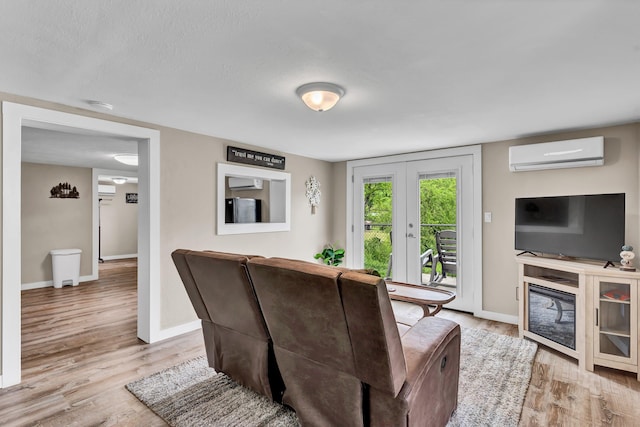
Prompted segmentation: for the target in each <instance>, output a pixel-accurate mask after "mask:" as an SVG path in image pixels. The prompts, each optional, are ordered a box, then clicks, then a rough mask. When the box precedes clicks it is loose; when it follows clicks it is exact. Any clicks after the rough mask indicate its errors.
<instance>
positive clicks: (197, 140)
mask: <svg viewBox="0 0 640 427" xmlns="http://www.w3.org/2000/svg"><path fill="white" fill-rule="evenodd" d="M0 101H9V102H16V103H20V104H25V105H31V106H36V107H42V108H48V109H52V110H57V111H63V112H68V113H73V114H79V115H83V116H88V117H96V118H100V119H105V120H111V121H115V122H120V123H127V124H132V125H136V126H143V127H147V128H150V129H157V130H159V131H160V157H161V158H160V174H161V176H160V192H161V202H160V211H161V212H160V234H161V235H160V253H161V266H162V267H161V271H160V275H159V277H161V278H162V281H161V283H160V304H161V307H160V317H161V320H160V322H161V328H170V327H173V326H178V325H181V324H184V323H186V322H189V321H193V320H196V316H195V313H194V311H193V308H192V307H191V303H190V302H189V299H188V297H187V295H186V292H185V291H184V288H183V285H182V282H181V281H180V278H179V276H178V274H177V272H176V270H175V267H174V265H173V262H172V260H171V252H172V251H173V250H175V249H177V248H190V249H213V250H222V251H230V252H240V253H253V254H260V255H265V256H276V255H277V256H284V257H291V258H298V259H305V260H308V261H314V262H316V261H315V260H314V259H313V255H314V254H315V253H317V252H318V251H320V250H321V249H322V247H323V246H324V244H325V243H328V242H330V241H331V238H332V235H331V231H332V219H333V216H334V215H344V214H343V213H342V212H340V213H336V212H335V211H334V209H333V207H332V206H331V200H332V199H333V197H332V195H331V189H332V188H333V180H332V173H331V172H332V165H331V163H328V162H324V161H319V160H314V159H309V158H305V157H300V156H294V155H290V154H286V153H278V152H274V154H280V155H284V156H285V157H286V169H285V172H289V173H290V174H291V187H292V190H291V191H292V194H291V209H292V212H291V231H289V232H274V233H258V234H246V235H226V236H217V235H216V234H215V224H216V214H215V204H216V173H215V171H216V164H217V162H226V145H227V144H230V145H233V146H240V147H246V148H250V149H254V150H257V151H263V152H264V151H269V150H266V149H264V148H262V147H255V146H248V145H243V144H239V143H237V142H235V141H226V140H222V139H219V138H214V137H210V136H204V135H198V134H193V133H189V132H184V131H180V130H176V129H172V128H166V127H162V126H158V125H153V124H149V123H143V122H137V121H133V120H127V119H121V118H117V117H113V116H109V115H106V114H102V113H96V112H92V111H86V110H82V109H78V108H72V107H67V106H63V105H59V104H52V103H50V102H46V101H41V100H36V99H32V98H25V97H21V96H16V95H11V94H4V93H0ZM269 152H273V151H269ZM311 175H314V176H316V178H318V180H319V181H320V182H321V184H322V190H323V194H322V201H321V205H320V208H319V209H318V210H317V213H316V214H315V215H312V214H311V208H310V207H309V205H308V202H307V199H306V197H305V195H304V193H305V181H306V180H307V179H308V178H309V176H311ZM48 190H49V188H47V191H48ZM80 200H82V199H80ZM0 255H1V254H0Z"/></svg>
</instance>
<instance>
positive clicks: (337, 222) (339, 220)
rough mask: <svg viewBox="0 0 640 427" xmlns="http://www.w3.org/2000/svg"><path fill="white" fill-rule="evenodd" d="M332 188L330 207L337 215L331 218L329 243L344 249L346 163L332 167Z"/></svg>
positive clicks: (338, 163) (339, 163)
mask: <svg viewBox="0 0 640 427" xmlns="http://www.w3.org/2000/svg"><path fill="white" fill-rule="evenodd" d="M331 173H332V174H333V187H332V188H331V192H330V196H331V206H332V209H333V210H334V211H335V212H336V213H338V212H341V213H342V214H341V215H340V214H337V215H335V216H334V218H333V224H332V232H331V235H332V238H331V241H332V242H333V243H335V244H336V245H338V246H340V247H342V248H344V247H345V246H346V245H347V234H346V233H347V215H346V212H347V187H346V183H347V162H336V163H334V164H333V165H332V170H331Z"/></svg>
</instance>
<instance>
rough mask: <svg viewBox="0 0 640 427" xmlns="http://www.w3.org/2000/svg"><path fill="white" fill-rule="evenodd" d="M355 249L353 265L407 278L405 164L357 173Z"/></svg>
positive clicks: (366, 168)
mask: <svg viewBox="0 0 640 427" xmlns="http://www.w3.org/2000/svg"><path fill="white" fill-rule="evenodd" d="M353 182H354V192H353V251H352V253H350V254H349V253H348V254H347V257H348V262H349V265H351V266H354V267H357V268H370V269H374V270H376V271H377V272H378V273H379V274H380V276H382V277H386V278H388V279H391V278H393V280H398V281H402V282H404V281H406V280H407V274H406V265H405V264H404V260H405V259H406V235H405V231H404V230H405V228H406V223H407V222H406V204H405V198H406V190H405V188H404V187H405V184H406V173H405V165H404V163H389V164H384V165H374V166H362V167H357V168H354V174H353Z"/></svg>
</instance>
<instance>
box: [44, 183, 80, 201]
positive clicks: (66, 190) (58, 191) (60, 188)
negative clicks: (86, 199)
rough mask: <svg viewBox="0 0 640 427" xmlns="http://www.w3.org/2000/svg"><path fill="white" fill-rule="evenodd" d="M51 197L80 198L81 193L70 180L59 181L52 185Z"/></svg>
mask: <svg viewBox="0 0 640 427" xmlns="http://www.w3.org/2000/svg"><path fill="white" fill-rule="evenodd" d="M50 193H51V196H50V197H49V198H51V199H79V198H80V193H78V189H77V188H76V187H75V186H72V185H71V184H69V183H68V182H65V183H62V182H61V183H59V184H58V185H54V186H53V187H51V191H50Z"/></svg>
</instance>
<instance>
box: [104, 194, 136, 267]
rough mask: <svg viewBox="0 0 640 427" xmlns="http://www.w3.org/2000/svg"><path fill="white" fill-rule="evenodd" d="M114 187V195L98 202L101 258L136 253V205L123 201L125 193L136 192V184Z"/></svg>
mask: <svg viewBox="0 0 640 427" xmlns="http://www.w3.org/2000/svg"><path fill="white" fill-rule="evenodd" d="M105 184H109V185H114V184H113V183H112V182H108V183H105ZM115 187H116V194H115V195H114V196H113V197H101V198H102V202H100V229H101V237H100V246H101V253H100V255H101V256H102V258H105V257H106V258H108V257H118V256H121V255H133V254H137V253H138V205H137V204H136V203H126V200H125V199H126V193H137V192H138V184H115Z"/></svg>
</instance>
